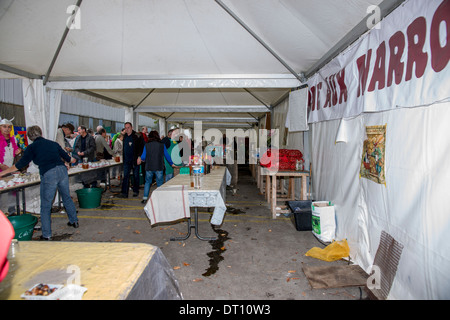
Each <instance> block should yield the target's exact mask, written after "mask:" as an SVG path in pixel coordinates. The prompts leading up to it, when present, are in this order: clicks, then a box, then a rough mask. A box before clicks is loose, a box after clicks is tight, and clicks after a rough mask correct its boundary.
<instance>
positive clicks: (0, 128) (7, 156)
mask: <svg viewBox="0 0 450 320" xmlns="http://www.w3.org/2000/svg"><path fill="white" fill-rule="evenodd" d="M12 120H14V119H11V120H7V119H1V118H0V171H4V170H6V169H8V168H9V167H11V166H12V165H13V163H14V157H15V156H16V155H18V154H19V153H21V152H22V149H20V148H19V147H18V146H17V143H16V139H15V138H14V137H11V130H12V127H13V124H12V122H11V121H12Z"/></svg>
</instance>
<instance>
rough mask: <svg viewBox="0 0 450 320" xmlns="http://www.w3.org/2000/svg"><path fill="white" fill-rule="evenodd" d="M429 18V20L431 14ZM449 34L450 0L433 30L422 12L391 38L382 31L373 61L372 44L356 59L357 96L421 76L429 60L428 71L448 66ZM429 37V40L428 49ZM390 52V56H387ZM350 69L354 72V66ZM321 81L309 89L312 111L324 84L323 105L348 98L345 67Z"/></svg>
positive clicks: (442, 6)
mask: <svg viewBox="0 0 450 320" xmlns="http://www.w3.org/2000/svg"><path fill="white" fill-rule="evenodd" d="M427 18H428V23H430V22H429V19H430V16H428V14H427ZM402 29H403V27H402ZM428 32H429V34H428ZM449 35H450V0H443V1H442V2H441V4H440V5H439V7H438V8H437V9H436V11H435V12H434V14H433V17H432V20H431V24H430V30H428V26H427V19H426V18H425V17H423V16H420V17H417V18H416V19H415V20H414V21H412V22H411V23H410V24H409V25H408V26H407V28H406V31H405V32H404V31H401V30H400V31H397V32H395V33H394V34H393V35H392V36H391V37H390V38H389V40H387V37H385V35H384V36H383V35H382V38H381V40H384V41H382V42H381V43H380V44H379V46H378V48H377V50H376V55H375V57H374V59H373V61H372V50H374V49H372V48H368V50H367V52H366V53H365V54H362V55H361V56H359V57H358V58H357V59H356V67H357V71H358V76H357V80H356V79H351V82H350V84H354V83H355V85H356V81H358V88H357V93H356V95H357V97H356V98H359V97H361V96H364V94H365V92H366V89H367V92H373V91H375V90H383V89H384V88H386V87H391V86H392V85H393V84H394V83H395V85H400V84H401V83H402V81H404V82H407V81H410V80H412V79H413V76H414V75H415V78H417V79H420V78H422V77H423V76H424V74H425V72H426V71H427V65H428V63H429V62H430V65H431V69H428V72H432V71H431V70H433V71H434V72H436V73H438V72H442V71H443V70H444V69H445V68H448V65H449V62H450V42H449V40H448V38H449ZM428 39H429V41H430V43H429V49H428V46H427V45H428V43H427V41H428ZM405 51H407V52H405ZM387 54H388V55H389V57H387V56H386V55H387ZM353 66H354V65H353ZM353 66H352V67H353ZM350 73H351V74H353V69H352V70H351V72H350ZM369 73H370V77H371V78H370V79H369ZM322 79H323V78H322ZM322 82H324V83H322ZM322 82H319V83H316V84H315V87H311V88H310V91H309V92H308V106H311V108H310V110H311V111H314V110H316V107H317V110H319V109H320V107H321V104H320V92H321V89H322V86H325V85H326V95H325V94H322V99H323V98H324V96H325V101H324V104H323V106H322V108H324V109H325V108H331V107H334V106H336V105H338V104H342V103H346V102H347V98H348V90H347V83H346V82H345V68H343V69H342V70H341V71H340V72H338V73H335V74H331V75H328V77H327V78H325V80H323V81H322ZM418 85H422V83H421V82H418ZM323 90H325V87H323ZM352 91H353V90H352ZM404 94H409V93H404Z"/></svg>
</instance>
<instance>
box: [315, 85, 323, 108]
mask: <svg viewBox="0 0 450 320" xmlns="http://www.w3.org/2000/svg"><path fill="white" fill-rule="evenodd" d="M320 90H322V82H319V83H318V84H317V85H316V96H317V98H316V106H317V110H319V109H320Z"/></svg>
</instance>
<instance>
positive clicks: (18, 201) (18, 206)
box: [16, 190, 20, 215]
mask: <svg viewBox="0 0 450 320" xmlns="http://www.w3.org/2000/svg"><path fill="white" fill-rule="evenodd" d="M19 194H20V190H17V191H16V210H17V214H18V215H20V199H19V198H20V196H19Z"/></svg>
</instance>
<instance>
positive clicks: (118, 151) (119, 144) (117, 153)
mask: <svg viewBox="0 0 450 320" xmlns="http://www.w3.org/2000/svg"><path fill="white" fill-rule="evenodd" d="M123 137H124V135H123V134H122V133H119V136H118V137H117V139H116V141H115V143H114V147H113V153H114V155H113V156H114V157H122V156H123Z"/></svg>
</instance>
